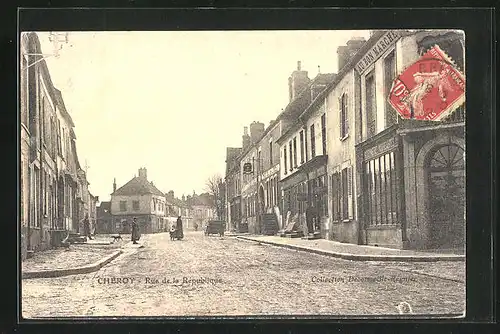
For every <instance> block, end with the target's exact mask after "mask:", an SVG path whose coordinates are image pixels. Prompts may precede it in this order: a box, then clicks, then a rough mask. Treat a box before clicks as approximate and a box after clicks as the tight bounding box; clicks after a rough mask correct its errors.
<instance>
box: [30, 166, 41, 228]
mask: <svg viewBox="0 0 500 334" xmlns="http://www.w3.org/2000/svg"><path fill="white" fill-rule="evenodd" d="M34 170H35V173H34V175H33V183H32V191H33V204H32V205H31V220H32V221H33V226H35V227H40V210H39V201H40V186H39V185H40V169H38V168H37V167H35V168H34Z"/></svg>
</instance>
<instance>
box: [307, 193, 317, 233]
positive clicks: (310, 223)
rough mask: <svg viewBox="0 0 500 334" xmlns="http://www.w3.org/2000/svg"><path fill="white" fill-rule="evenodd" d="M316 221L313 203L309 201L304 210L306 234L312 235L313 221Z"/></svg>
mask: <svg viewBox="0 0 500 334" xmlns="http://www.w3.org/2000/svg"><path fill="white" fill-rule="evenodd" d="M315 219H316V208H315V207H314V202H313V201H311V203H310V204H309V206H308V207H307V209H306V224H307V233H308V234H312V233H314V220H315Z"/></svg>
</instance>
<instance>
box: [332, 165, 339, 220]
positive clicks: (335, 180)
mask: <svg viewBox="0 0 500 334" xmlns="http://www.w3.org/2000/svg"><path fill="white" fill-rule="evenodd" d="M331 183H332V220H333V221H336V222H338V221H340V212H341V211H340V193H341V188H340V173H334V174H333V175H332V181H331Z"/></svg>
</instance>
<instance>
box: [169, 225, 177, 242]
mask: <svg viewBox="0 0 500 334" xmlns="http://www.w3.org/2000/svg"><path fill="white" fill-rule="evenodd" d="M175 232H176V229H175V225H174V224H172V225H171V226H170V240H172V241H174V240H175Z"/></svg>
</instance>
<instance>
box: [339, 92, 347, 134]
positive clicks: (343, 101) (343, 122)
mask: <svg viewBox="0 0 500 334" xmlns="http://www.w3.org/2000/svg"><path fill="white" fill-rule="evenodd" d="M347 102H348V100H347V94H346V93H344V94H342V96H341V97H340V139H344V138H346V137H347V135H348V134H349V120H348V113H347Z"/></svg>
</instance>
